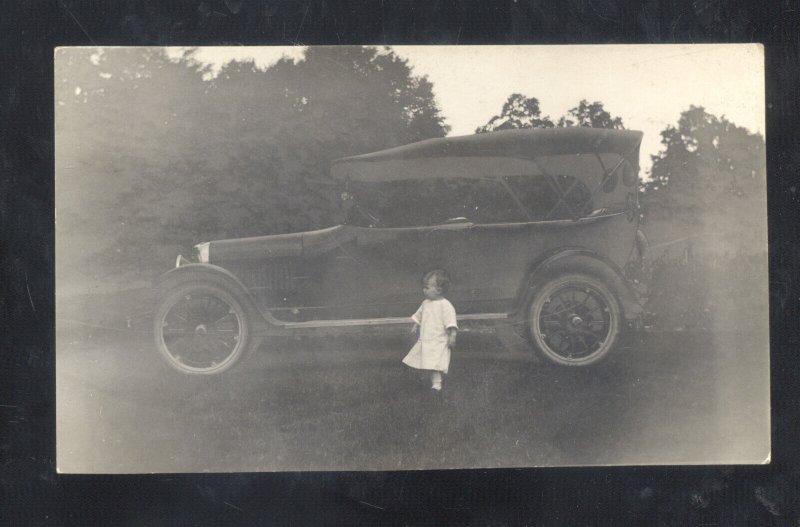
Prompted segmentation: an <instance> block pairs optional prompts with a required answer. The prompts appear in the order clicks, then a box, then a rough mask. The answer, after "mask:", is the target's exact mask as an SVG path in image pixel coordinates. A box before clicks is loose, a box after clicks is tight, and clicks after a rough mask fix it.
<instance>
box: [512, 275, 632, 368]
mask: <svg viewBox="0 0 800 527" xmlns="http://www.w3.org/2000/svg"><path fill="white" fill-rule="evenodd" d="M527 323H528V332H529V336H530V338H531V341H532V342H533V344H534V345H535V347H536V348H537V350H538V351H539V353H540V354H541V355H542V356H543V357H544V358H546V359H548V360H549V361H551V362H554V363H556V364H560V365H563V366H588V365H590V364H594V363H596V362H597V361H599V360H601V359H602V358H603V357H605V356H606V355H607V354H608V352H609V351H611V350H612V349H613V348H614V346H616V344H617V340H618V339H619V333H620V327H621V323H622V310H621V309H620V304H619V301H618V300H617V297H616V295H614V293H613V292H612V291H611V290H610V289H609V288H608V287H607V286H606V285H605V284H604V283H603V282H601V281H600V280H598V279H596V278H593V277H591V276H587V275H583V274H568V275H562V276H559V277H557V278H553V279H551V280H548V281H546V282H544V284H543V285H542V287H541V288H540V289H539V290H538V291H537V292H536V293H535V294H534V296H533V298H532V299H531V302H530V305H529V308H528V317H527Z"/></svg>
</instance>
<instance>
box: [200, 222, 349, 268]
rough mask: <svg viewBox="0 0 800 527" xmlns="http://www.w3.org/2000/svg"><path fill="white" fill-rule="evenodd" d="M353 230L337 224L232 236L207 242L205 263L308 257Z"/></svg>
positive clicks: (342, 238)
mask: <svg viewBox="0 0 800 527" xmlns="http://www.w3.org/2000/svg"><path fill="white" fill-rule="evenodd" d="M354 236H355V235H354V233H353V229H352V228H351V227H348V226H346V225H337V226H335V227H329V228H327V229H320V230H316V231H307V232H294V233H289V234H274V235H270V236H256V237H253V238H234V239H230V240H216V241H212V242H209V262H210V263H219V262H224V261H231V260H247V259H258V258H280V257H292V256H295V257H299V256H312V255H314V254H319V253H323V252H327V251H330V250H331V249H333V248H334V247H336V246H337V245H340V244H342V243H346V242H348V241H350V240H352V239H353V238H354Z"/></svg>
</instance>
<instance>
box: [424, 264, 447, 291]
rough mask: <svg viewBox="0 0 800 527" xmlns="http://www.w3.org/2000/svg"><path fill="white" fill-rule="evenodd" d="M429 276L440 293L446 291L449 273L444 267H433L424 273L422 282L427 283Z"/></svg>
mask: <svg viewBox="0 0 800 527" xmlns="http://www.w3.org/2000/svg"><path fill="white" fill-rule="evenodd" d="M431 278H433V280H434V284H436V287H438V288H439V291H441V292H442V293H447V291H448V289H450V275H449V274H447V271H445V270H444V269H434V270H433V271H429V272H427V273H425V276H423V277H422V283H423V284H427V283H428V280H430V279H431Z"/></svg>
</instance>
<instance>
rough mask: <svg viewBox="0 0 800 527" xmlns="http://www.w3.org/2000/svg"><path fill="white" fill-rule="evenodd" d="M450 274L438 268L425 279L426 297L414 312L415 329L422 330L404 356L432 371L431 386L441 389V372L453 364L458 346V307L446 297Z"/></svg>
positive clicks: (423, 283) (413, 364) (409, 360)
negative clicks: (453, 352) (451, 362)
mask: <svg viewBox="0 0 800 527" xmlns="http://www.w3.org/2000/svg"><path fill="white" fill-rule="evenodd" d="M449 285H450V278H449V277H448V275H447V272H446V271H443V270H441V269H437V270H435V271H431V272H429V273H428V274H426V275H425V277H424V278H423V279H422V286H423V287H422V292H423V294H424V295H425V300H423V301H422V305H420V306H419V309H417V312H416V313H414V314H413V315H412V316H411V320H413V321H414V326H413V327H412V331H413V332H416V331H419V338H418V339H417V342H416V344H414V347H413V348H411V351H409V352H408V355H406V356H405V358H404V359H403V363H404V364H406V365H408V366H411V367H412V368H417V369H420V370H430V371H431V388H432V389H434V390H436V391H437V392H438V391H440V390H441V389H442V374H445V373H447V370H448V368H449V366H450V348H452V347H453V346H455V343H456V334H457V332H458V324H457V323H456V310H455V308H454V307H453V304H451V303H450V302H449V301H448V300H447V299H446V298H444V296H443V295H444V294H445V293H447V289H448V286H449Z"/></svg>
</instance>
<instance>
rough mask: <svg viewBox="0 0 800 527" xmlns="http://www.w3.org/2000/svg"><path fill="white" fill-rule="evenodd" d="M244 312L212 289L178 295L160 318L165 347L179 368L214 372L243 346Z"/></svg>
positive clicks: (171, 360)
mask: <svg viewBox="0 0 800 527" xmlns="http://www.w3.org/2000/svg"><path fill="white" fill-rule="evenodd" d="M243 318H244V317H243V314H242V313H241V312H240V311H239V310H238V309H237V306H235V305H234V304H233V303H232V302H230V301H228V300H226V299H224V298H221V297H220V296H219V295H217V294H214V293H212V292H205V291H193V292H190V293H186V294H184V295H181V296H180V297H178V298H177V299H176V300H175V301H174V302H173V303H172V304H171V305H170V306H169V308H168V309H166V310H165V311H164V315H163V316H162V318H161V332H160V336H161V342H162V344H163V346H162V349H163V351H164V353H165V355H166V356H167V359H168V360H169V361H170V362H171V363H172V364H173V365H174V366H176V367H177V368H178V369H180V370H183V371H187V372H191V373H213V372H215V371H218V370H221V369H224V368H225V367H226V366H227V365H228V364H229V363H231V362H232V361H234V360H235V359H236V357H237V356H238V355H239V354H240V352H241V349H242V333H243Z"/></svg>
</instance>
